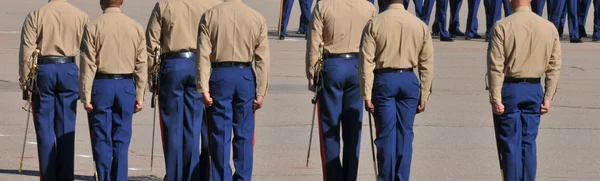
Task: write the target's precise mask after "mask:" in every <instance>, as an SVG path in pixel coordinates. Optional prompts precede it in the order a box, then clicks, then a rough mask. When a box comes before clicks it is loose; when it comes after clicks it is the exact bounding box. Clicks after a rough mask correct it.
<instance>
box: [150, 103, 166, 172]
mask: <svg viewBox="0 0 600 181" xmlns="http://www.w3.org/2000/svg"><path fill="white" fill-rule="evenodd" d="M153 99H156V108H157V109H158V125H160V142H161V143H162V148H163V154H165V152H166V148H165V132H164V128H163V123H162V122H163V121H162V120H163V119H162V114H161V111H160V101H159V99H157V98H153ZM154 114H156V113H154ZM152 131H154V130H152ZM166 161H167V157H166V156H165V162H166ZM165 164H166V163H165Z"/></svg>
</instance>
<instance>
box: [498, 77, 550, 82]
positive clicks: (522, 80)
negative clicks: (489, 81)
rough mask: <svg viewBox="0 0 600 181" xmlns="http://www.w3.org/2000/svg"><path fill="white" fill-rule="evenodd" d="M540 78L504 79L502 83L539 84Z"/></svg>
mask: <svg viewBox="0 0 600 181" xmlns="http://www.w3.org/2000/svg"><path fill="white" fill-rule="evenodd" d="M540 82H541V79H540V78H510V77H506V78H504V83H521V84H539V83H540Z"/></svg>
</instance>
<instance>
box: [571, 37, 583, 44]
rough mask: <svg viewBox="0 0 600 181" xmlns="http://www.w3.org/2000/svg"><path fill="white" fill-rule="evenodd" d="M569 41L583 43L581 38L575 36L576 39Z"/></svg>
mask: <svg viewBox="0 0 600 181" xmlns="http://www.w3.org/2000/svg"><path fill="white" fill-rule="evenodd" d="M571 43H583V41H581V38H577V39H571Z"/></svg>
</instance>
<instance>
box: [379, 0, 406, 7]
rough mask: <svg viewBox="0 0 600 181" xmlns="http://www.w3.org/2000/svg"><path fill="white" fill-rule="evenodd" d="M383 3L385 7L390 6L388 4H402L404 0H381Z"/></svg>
mask: <svg viewBox="0 0 600 181" xmlns="http://www.w3.org/2000/svg"><path fill="white" fill-rule="evenodd" d="M380 2H381V1H380ZM383 3H384V4H385V7H387V6H390V4H403V3H404V0H383ZM380 7H381V6H380Z"/></svg>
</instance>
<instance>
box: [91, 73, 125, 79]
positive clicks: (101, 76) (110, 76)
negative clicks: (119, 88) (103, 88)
mask: <svg viewBox="0 0 600 181" xmlns="http://www.w3.org/2000/svg"><path fill="white" fill-rule="evenodd" d="M94 79H114V80H120V79H133V74H103V73H96V76H95V77H94Z"/></svg>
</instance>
